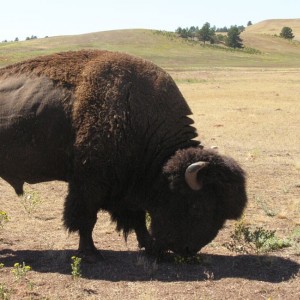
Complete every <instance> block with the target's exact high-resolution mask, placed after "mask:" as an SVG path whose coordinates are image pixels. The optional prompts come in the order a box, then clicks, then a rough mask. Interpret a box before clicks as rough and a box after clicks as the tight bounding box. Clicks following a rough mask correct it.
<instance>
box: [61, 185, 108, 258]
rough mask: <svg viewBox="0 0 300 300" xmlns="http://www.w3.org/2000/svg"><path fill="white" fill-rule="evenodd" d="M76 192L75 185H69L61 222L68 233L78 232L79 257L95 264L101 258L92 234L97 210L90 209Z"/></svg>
mask: <svg viewBox="0 0 300 300" xmlns="http://www.w3.org/2000/svg"><path fill="white" fill-rule="evenodd" d="M84 200H85V199H84V197H83V196H82V195H81V194H80V193H79V192H78V190H77V188H76V186H75V185H73V184H70V186H69V194H68V195H67V197H66V200H65V206H64V214H63V221H64V225H65V227H66V229H67V230H68V231H69V232H76V231H78V232H79V247H78V251H79V256H80V257H81V258H83V260H84V261H85V262H90V263H93V262H96V261H99V260H102V259H103V257H102V255H101V254H100V253H98V251H97V249H96V247H95V245H94V241H93V237H92V232H93V229H94V226H95V224H96V221H97V209H95V208H93V207H91V205H89V204H88V203H89V202H87V201H84Z"/></svg>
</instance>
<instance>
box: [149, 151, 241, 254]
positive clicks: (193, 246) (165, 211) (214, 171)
mask: <svg viewBox="0 0 300 300" xmlns="http://www.w3.org/2000/svg"><path fill="white" fill-rule="evenodd" d="M162 185H163V187H162V189H161V191H163V192H162V193H161V194H160V195H159V196H158V198H157V201H158V203H157V205H155V207H153V209H151V210H150V211H149V212H150V215H151V234H152V237H153V239H154V240H155V243H156V244H157V245H159V247H160V248H161V249H162V250H172V251H173V252H175V253H178V254H181V255H194V254H196V253H197V252H198V251H199V250H200V249H201V248H202V247H203V246H205V245H206V244H208V243H209V242H211V241H212V240H213V239H214V238H215V236H216V235H217V233H218V231H219V229H220V228H222V226H223V224H224V222H225V220H226V219H237V218H239V217H240V216H241V214H242V212H243V209H244V208H245V205H246V203H247V196H246V191H245V175H244V172H243V170H242V169H241V168H240V167H239V165H238V164H237V163H236V162H235V161H234V160H233V159H231V158H229V157H225V156H221V155H219V154H218V153H216V152H215V151H212V150H204V149H201V148H189V149H185V150H179V151H177V152H176V153H175V155H174V156H173V157H171V158H170V159H169V160H168V161H167V163H166V164H165V166H164V168H163V179H162Z"/></svg>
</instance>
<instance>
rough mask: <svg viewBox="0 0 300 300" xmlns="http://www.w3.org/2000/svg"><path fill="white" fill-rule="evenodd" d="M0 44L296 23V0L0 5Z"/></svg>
mask: <svg viewBox="0 0 300 300" xmlns="http://www.w3.org/2000/svg"><path fill="white" fill-rule="evenodd" d="M0 9H1V15H0V42H1V41H3V40H9V41H10V40H14V39H15V38H16V37H18V38H19V39H20V40H24V39H25V38H26V37H27V36H32V35H35V36H37V37H39V38H43V37H45V36H57V35H73V34H82V33H90V32H97V31H106V30H115V29H133V28H143V29H158V30H167V31H175V30H176V29H177V28H178V27H190V26H199V27H202V25H203V24H204V23H206V22H209V23H210V24H211V26H214V25H215V26H216V27H224V26H227V27H230V26H231V25H244V26H246V25H247V23H248V21H251V22H252V23H253V24H255V23H257V22H260V21H263V20H267V19H290V18H300V1H299V0H246V1H242V0H204V1H201V0H167V1H165V0H150V1H143V0H123V1H122V0H105V1H102V0H1V5H0Z"/></svg>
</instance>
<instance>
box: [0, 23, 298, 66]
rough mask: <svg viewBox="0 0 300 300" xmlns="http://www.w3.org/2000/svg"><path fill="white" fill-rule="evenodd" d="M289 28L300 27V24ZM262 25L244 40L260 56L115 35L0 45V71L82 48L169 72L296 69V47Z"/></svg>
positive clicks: (157, 36) (145, 33)
mask: <svg viewBox="0 0 300 300" xmlns="http://www.w3.org/2000/svg"><path fill="white" fill-rule="evenodd" d="M293 22H295V24H296V23H297V24H298V23H299V24H300V19H297V20H293ZM261 23H264V24H265V25H262V24H261ZM261 23H258V24H255V25H252V26H250V27H248V28H247V30H246V31H245V32H244V33H243V34H242V38H243V39H244V44H245V46H246V47H251V48H255V49H259V50H260V51H261V52H262V53H261V54H252V53H251V52H247V51H241V50H231V49H226V48H222V47H210V46H205V47H204V46H201V45H199V44H197V43H191V42H186V41H184V40H182V39H180V38H177V37H175V36H174V35H172V34H168V33H164V32H157V31H154V30H145V29H135V30H114V31H105V32H95V33H88V34H81V35H72V36H57V37H49V38H41V39H35V40H29V41H22V42H10V43H0V67H3V66H5V65H8V64H11V63H14V62H17V61H21V60H24V59H28V58H31V57H35V56H38V55H46V54H50V53H53V52H60V51H68V50H79V49H84V48H85V49H87V48H89V49H105V50H112V51H122V52H127V53H129V54H132V55H136V56H140V57H143V58H145V59H149V60H151V61H153V62H154V63H156V64H158V65H160V66H161V67H163V68H166V69H169V70H177V69H178V70H194V69H197V68H207V67H210V68H211V67H214V68H216V67H218V68H220V67H221V68H223V67H300V59H299V57H300V42H293V43H291V42H289V41H286V40H283V39H281V38H278V37H274V36H272V35H271V34H264V33H263V31H262V30H263V28H265V29H264V30H267V29H266V28H271V29H272V28H273V27H272V26H273V25H270V24H272V23H274V21H273V20H270V21H264V22H261ZM275 23H276V22H275ZM266 24H267V25H268V26H266ZM276 24H277V23H276ZM278 24H279V23H278ZM277 26H279V27H280V26H281V25H277ZM274 28H275V27H274ZM294 28H295V35H297V36H299V33H300V30H299V31H298V29H297V28H300V25H299V27H298V26H293V29H294ZM271 29H268V30H269V31H270V30H271Z"/></svg>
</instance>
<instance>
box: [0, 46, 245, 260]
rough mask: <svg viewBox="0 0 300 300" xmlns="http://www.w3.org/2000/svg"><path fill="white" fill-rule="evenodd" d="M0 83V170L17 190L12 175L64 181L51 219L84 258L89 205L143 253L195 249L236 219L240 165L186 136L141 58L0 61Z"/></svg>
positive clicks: (172, 94) (155, 72) (161, 78)
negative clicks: (59, 215)
mask: <svg viewBox="0 0 300 300" xmlns="http://www.w3.org/2000/svg"><path fill="white" fill-rule="evenodd" d="M0 79H1V83H0V176H1V177H2V178H3V179H4V180H6V181H7V182H8V183H10V184H11V185H12V186H13V187H14V188H15V190H16V192H17V193H18V194H21V193H22V191H23V184H24V182H28V183H37V182H43V181H49V180H64V181H66V182H68V183H69V192H68V195H67V197H66V200H65V206H64V215H63V220H64V224H65V227H66V228H67V229H68V230H69V231H71V232H79V237H80V241H79V251H80V252H81V255H82V256H83V257H84V258H85V259H86V260H87V261H94V260H95V259H98V258H99V254H98V253H97V250H96V248H95V246H94V243H93V238H92V231H93V228H94V225H95V223H96V220H97V213H98V211H99V210H106V211H108V212H110V214H111V218H112V220H113V221H114V222H116V223H117V230H119V231H123V233H124V237H125V238H127V236H128V234H129V233H130V232H131V231H134V232H135V233H136V236H137V240H138V242H139V245H140V247H144V248H145V249H146V251H147V252H148V253H151V254H155V255H158V254H159V253H161V252H162V251H167V250H172V251H174V252H175V253H179V254H183V255H189V254H195V253H196V252H198V251H199V250H200V249H201V248H202V247H203V246H205V245H206V244H207V243H209V242H210V241H211V240H212V239H213V238H214V237H215V236H216V235H217V233H218V231H219V229H220V228H222V226H223V224H224V222H225V221H226V219H236V218H239V217H240V216H241V214H242V212H243V209H244V208H245V205H246V202H247V197H246V191H245V176H244V172H243V170H242V169H241V168H240V167H239V165H238V164H237V163H236V162H235V161H234V160H233V159H231V158H228V157H225V156H222V155H219V154H217V153H216V152H214V151H212V150H206V149H203V147H201V146H200V145H199V142H198V141H196V140H194V138H195V137H196V136H197V133H196V130H195V128H194V127H192V126H191V124H192V123H193V121H192V120H191V119H190V118H189V117H188V115H190V114H191V111H190V109H189V107H188V105H187V103H186V101H185V100H184V98H183V96H182V94H181V93H180V91H179V90H178V88H177V86H176V84H175V83H174V81H173V80H172V78H171V77H170V76H169V75H168V74H167V73H165V72H164V71H163V70H162V69H160V68H158V67H157V66H155V65H153V64H152V63H150V62H147V61H145V60H142V59H138V58H134V57H131V56H128V55H125V54H120V53H113V52H106V51H78V52H66V53H59V54H54V55H49V56H44V57H40V58H36V59H33V60H29V61H25V62H22V63H18V64H15V65H12V66H8V67H6V68H3V69H1V70H0ZM146 212H148V213H149V214H150V216H151V230H150V233H149V232H148V230H147V228H146V224H145V214H146Z"/></svg>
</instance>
